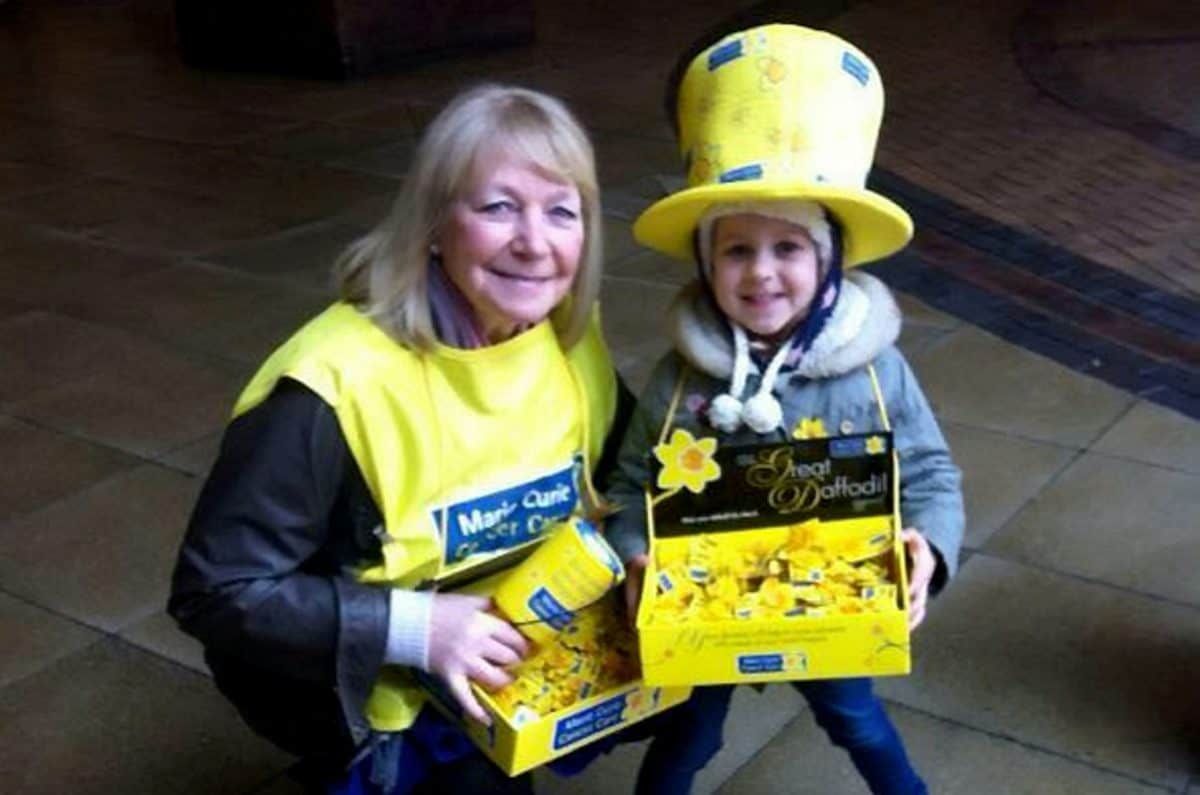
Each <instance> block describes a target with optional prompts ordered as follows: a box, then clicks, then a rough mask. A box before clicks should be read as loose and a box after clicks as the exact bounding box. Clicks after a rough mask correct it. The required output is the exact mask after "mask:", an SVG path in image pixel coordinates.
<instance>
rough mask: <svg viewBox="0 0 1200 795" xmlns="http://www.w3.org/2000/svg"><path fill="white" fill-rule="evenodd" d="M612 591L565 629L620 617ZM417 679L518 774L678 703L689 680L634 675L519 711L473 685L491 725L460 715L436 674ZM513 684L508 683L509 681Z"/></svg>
mask: <svg viewBox="0 0 1200 795" xmlns="http://www.w3.org/2000/svg"><path fill="white" fill-rule="evenodd" d="M504 574H505V572H502V573H501V574H499V575H495V576H492V577H489V578H488V579H487V580H484V581H482V582H479V583H475V584H473V585H471V586H468V587H465V588H463V589H461V591H462V592H469V593H477V594H487V593H491V591H492V590H493V589H494V587H495V584H496V582H498V580H499V579H500V578H501V577H503V576H504ZM615 597H616V594H615V593H613V594H610V595H609V597H606V598H605V599H603V600H601V601H600V602H598V603H597V604H595V605H593V606H591V607H589V608H586V609H585V610H582V611H580V613H579V618H578V619H577V620H576V621H573V622H572V623H571V624H570V625H568V627H567V628H566V629H565V630H564V632H565V633H568V634H569V633H570V632H572V630H573V628H574V627H575V626H577V625H578V624H580V623H583V622H585V621H586V620H587V619H588V618H589V615H588V614H591V616H590V617H591V618H595V617H596V616H597V614H600V613H603V614H604V616H602V617H601V618H602V619H603V620H611V621H614V622H624V620H625V619H624V617H623V616H621V615H618V606H617V600H616V598H615ZM629 651H630V654H631V656H632V658H633V661H634V664H635V665H636V644H634V643H633V640H632V633H630V647H629ZM575 661H576V663H582V664H584V665H586V663H587V662H588V659H586V658H582V657H576V658H575ZM419 680H420V681H421V683H422V685H423V686H424V687H425V689H426V690H427V691H428V692H429V693H430V694H431V696H432V699H431V700H432V703H433V704H434V706H436V707H437V708H438V709H439V710H441V711H442V713H443V714H445V715H446V716H447V717H449V718H450V719H451V720H453V721H455V722H456V723H457V724H458V725H459V726H460V727H461V728H462V729H463V731H464V732H465V733H466V735H467V737H469V738H470V739H471V741H472V742H474V743H475V745H476V746H478V747H479V749H480V750H481V751H483V753H484V754H485V755H486V756H487V757H488V758H489V759H491V760H492V761H493V762H495V763H496V764H497V765H498V766H499V767H500V768H501V769H502V770H504V771H505V772H506V773H508V774H509V775H510V776H516V775H520V774H521V773H524V772H526V771H528V770H531V769H533V768H535V767H539V766H541V765H544V764H546V763H547V762H550V761H552V760H554V759H557V758H559V757H561V756H565V755H566V754H569V753H571V752H572V751H575V750H578V749H579V748H582V747H584V746H586V745H588V744H590V743H592V742H595V741H596V740H599V739H601V738H602V737H605V736H607V735H610V734H613V733H614V732H617V731H619V730H621V729H624V728H625V727H627V726H630V725H632V724H634V723H637V722H639V721H642V720H645V719H646V718H648V717H650V716H652V715H656V714H658V713H660V712H662V711H664V710H666V709H669V708H670V707H673V706H675V705H677V704H680V703H682V702H683V701H685V700H687V698H688V696H689V695H691V691H692V688H691V687H688V686H676V687H658V686H647V685H645V684H644V683H643V682H642V681H641V680H640V679H639V678H636V677H634V678H631V679H629V680H628V681H625V682H622V683H619V684H616V685H613V686H611V687H608V688H606V689H603V690H601V691H599V692H596V693H594V694H588V695H587V697H584V698H580V699H578V700H575V701H573V703H570V704H569V705H567V706H564V707H562V708H560V709H555V710H553V711H547V712H544V713H542V714H536V715H534V714H531V713H529V712H526V711H521V712H518V713H516V714H514V713H513V711H512V710H511V709H505V708H503V706H502V704H501V703H500V702H501V701H502V697H501V696H500V695H499V694H494V693H489V692H487V691H486V690H484V689H483V688H480V687H478V686H472V690H473V691H474V693H475V696H476V698H477V699H478V700H479V703H480V704H481V705H482V706H483V708H484V710H485V711H486V712H487V713H488V714H489V715H490V716H491V718H492V725H491V726H483V725H482V724H480V723H478V722H476V721H475V720H473V719H471V718H469V717H467V716H465V715H464V714H463V713H462V710H461V709H460V708H459V707H458V705H457V703H456V702H455V701H454V699H453V698H452V697H451V696H450V694H449V692H448V691H446V690H445V688H444V687H443V686H442V685H441V683H440V682H438V681H437V680H434V679H432V678H431V677H429V676H427V675H421V676H420V677H419ZM510 687H512V685H510Z"/></svg>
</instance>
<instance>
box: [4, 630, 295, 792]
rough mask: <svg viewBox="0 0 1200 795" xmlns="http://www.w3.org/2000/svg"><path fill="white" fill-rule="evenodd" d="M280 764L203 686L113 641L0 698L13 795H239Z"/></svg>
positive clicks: (197, 678) (202, 680)
mask: <svg viewBox="0 0 1200 795" xmlns="http://www.w3.org/2000/svg"><path fill="white" fill-rule="evenodd" d="M289 761H290V760H289V758H288V757H287V756H286V755H284V754H282V753H281V752H279V751H277V750H275V749H274V748H272V747H270V746H269V745H267V744H266V743H265V742H264V741H262V740H260V739H258V738H257V737H255V736H254V735H253V734H252V733H251V732H250V730H249V729H247V728H245V727H244V726H243V724H242V722H241V720H240V719H239V718H238V717H237V714H236V713H235V712H234V710H233V707H231V706H229V704H228V703H226V702H225V700H224V699H223V698H222V697H221V696H220V695H219V694H218V693H217V691H216V689H215V688H214V687H213V686H212V682H211V681H210V680H209V679H208V678H206V677H203V676H201V675H199V674H197V673H195V672H194V671H190V670H188V669H186V668H183V667H181V666H178V665H175V664H174V663H170V662H167V661H165V660H162V659H159V658H157V657H155V656H153V655H150V654H147V653H145V652H143V651H140V650H138V649H136V648H134V647H131V646H129V645H127V644H125V643H122V642H121V641H118V640H115V639H114V640H109V641H105V642H103V643H98V644H96V645H93V646H91V647H89V648H87V649H85V650H83V651H81V652H79V653H76V654H74V655H71V656H70V657H67V658H64V659H62V660H59V661H58V662H57V663H55V664H54V665H52V666H50V667H48V668H46V669H44V670H42V671H41V672H39V673H38V674H36V675H34V676H30V677H27V678H26V679H24V680H22V681H21V682H18V683H17V684H15V685H10V686H9V687H7V688H4V690H2V691H0V771H3V773H4V780H5V790H6V791H7V792H10V793H13V795H43V794H44V795H58V793H64V792H75V793H81V795H82V794H83V793H87V794H88V795H92V794H93V793H94V794H95V795H101V794H102V793H118V792H119V793H122V795H157V794H158V793H164V792H170V793H175V794H177V795H217V793H228V794H229V795H240V793H245V792H250V791H252V790H254V789H256V788H258V787H260V786H262V785H263V784H264V783H266V782H267V781H269V780H270V779H271V778H273V777H274V776H275V775H277V774H278V773H279V772H280V771H281V770H283V769H284V768H285V767H286V766H287V765H288V764H289Z"/></svg>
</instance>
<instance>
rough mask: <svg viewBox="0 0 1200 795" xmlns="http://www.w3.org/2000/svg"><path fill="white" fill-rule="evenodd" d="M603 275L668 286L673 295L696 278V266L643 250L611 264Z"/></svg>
mask: <svg viewBox="0 0 1200 795" xmlns="http://www.w3.org/2000/svg"><path fill="white" fill-rule="evenodd" d="M605 274H606V275H608V276H616V277H620V278H622V279H637V280H639V281H644V282H650V283H651V284H654V285H655V286H658V285H665V286H669V287H670V288H671V290H672V293H674V292H675V291H677V290H678V289H679V287H680V286H682V285H685V284H687V283H688V282H690V281H692V280H693V279H695V278H696V266H695V265H691V264H689V263H686V262H679V261H678V260H673V259H671V258H669V257H664V256H663V255H662V254H659V253H657V252H654V251H649V250H645V249H643V250H641V251H638V252H636V253H634V254H633V255H632V256H628V257H625V258H624V259H621V260H617V261H616V262H613V263H612V264H611V265H610V266H609V267H608V268H607V269H606V270H605Z"/></svg>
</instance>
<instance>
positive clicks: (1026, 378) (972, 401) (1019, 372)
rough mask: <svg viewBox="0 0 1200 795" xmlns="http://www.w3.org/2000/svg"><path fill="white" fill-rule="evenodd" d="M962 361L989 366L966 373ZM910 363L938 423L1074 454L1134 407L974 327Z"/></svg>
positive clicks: (1116, 393)
mask: <svg viewBox="0 0 1200 795" xmlns="http://www.w3.org/2000/svg"><path fill="white" fill-rule="evenodd" d="M964 362H979V363H982V362H986V363H987V366H986V367H983V366H977V367H972V368H970V370H969V371H967V370H964V366H963V363H964ZM912 364H913V367H914V369H915V370H916V372H917V375H918V377H919V378H920V380H921V386H922V387H923V388H924V389H925V394H926V395H927V396H928V398H929V400H930V402H931V403H932V404H933V407H934V410H935V411H936V412H937V414H938V416H939V417H942V418H944V419H948V420H954V421H957V422H960V423H963V424H966V425H974V426H977V427H980V428H990V429H992V430H997V431H1002V432H1008V433H1015V434H1019V435H1022V436H1028V437H1032V438H1035V439H1042V440H1045V441H1048V442H1057V443H1059V444H1065V445H1073V446H1076V447H1082V446H1085V445H1087V444H1088V443H1090V442H1091V441H1092V440H1093V439H1095V438H1096V437H1097V436H1098V435H1099V434H1100V433H1101V431H1103V430H1104V429H1105V428H1107V427H1108V425H1110V424H1111V423H1112V422H1113V421H1114V420H1115V419H1116V418H1117V417H1118V416H1120V415H1121V413H1122V412H1124V410H1125V409H1126V408H1127V407H1128V406H1129V405H1130V404H1131V403H1132V402H1133V399H1132V398H1130V397H1129V396H1127V395H1126V394H1125V393H1123V392H1120V391H1119V390H1117V389H1114V388H1113V387H1111V386H1109V385H1108V384H1105V383H1103V382H1102V381H1097V380H1095V379H1093V378H1088V377H1087V376H1084V375H1080V374H1078V373H1076V372H1074V371H1072V370H1069V369H1067V368H1065V367H1062V366H1060V365H1058V364H1056V363H1054V362H1052V361H1050V360H1049V359H1046V358H1044V357H1042V356H1039V355H1037V354H1035V353H1031V352H1029V351H1026V350H1024V349H1021V348H1018V347H1016V346H1013V345H1011V344H1009V343H1007V342H1004V341H1002V340H1000V339H998V338H997V337H993V336H992V335H990V334H987V333H984V332H982V331H979V330H978V329H975V328H971V327H964V328H962V329H959V330H958V331H955V332H952V333H951V334H949V335H947V336H946V337H945V338H944V339H943V340H942V341H941V342H939V343H938V344H936V345H933V346H931V347H930V348H929V349H927V350H925V351H922V352H921V353H920V354H919V355H917V356H915V357H914V360H913V362H912ZM968 376H969V377H968Z"/></svg>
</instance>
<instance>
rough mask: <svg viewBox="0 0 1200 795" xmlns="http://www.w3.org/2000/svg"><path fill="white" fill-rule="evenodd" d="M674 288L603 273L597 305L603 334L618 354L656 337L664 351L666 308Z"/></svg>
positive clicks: (665, 343) (665, 344)
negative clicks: (598, 305)
mask: <svg viewBox="0 0 1200 795" xmlns="http://www.w3.org/2000/svg"><path fill="white" fill-rule="evenodd" d="M677 289H678V288H675V287H670V286H667V285H657V284H651V283H649V282H643V281H634V280H630V279H623V278H618V277H609V276H606V277H605V278H604V283H603V285H602V286H601V289H600V307H601V317H602V318H603V321H604V336H605V339H607V340H608V344H609V346H610V347H611V348H612V350H613V352H614V353H616V354H620V353H622V352H624V351H625V350H626V349H627V348H628V349H630V350H633V349H636V348H638V347H639V346H641V345H643V344H645V343H647V342H652V341H655V340H657V341H660V342H661V345H662V348H661V350H662V352H664V353H665V352H666V350H667V347H668V343H667V336H666V334H667V324H666V312H667V307H668V306H670V304H671V299H672V298H674V296H675V292H676V290H677Z"/></svg>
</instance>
